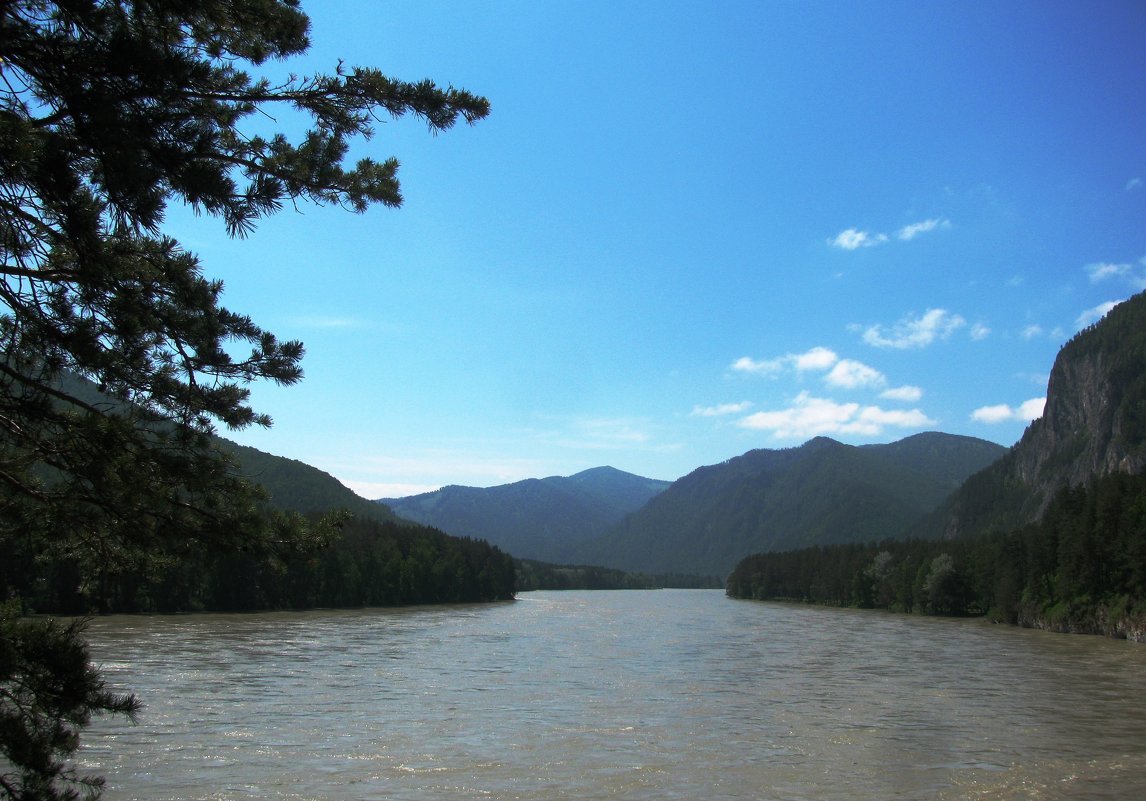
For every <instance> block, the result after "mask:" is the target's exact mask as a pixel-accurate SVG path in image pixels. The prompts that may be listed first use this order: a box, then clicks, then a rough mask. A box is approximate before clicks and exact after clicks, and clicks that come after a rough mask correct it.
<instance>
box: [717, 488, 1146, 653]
mask: <svg viewBox="0 0 1146 801" xmlns="http://www.w3.org/2000/svg"><path fill="white" fill-rule="evenodd" d="M726 593H727V594H728V595H729V597H732V598H742V599H747V600H787V601H800V602H805V603H814V604H823V605H828V606H843V607H858V608H864V609H887V610H889V611H892V612H903V613H914V614H924V615H940V616H979V617H986V618H988V619H990V620H993V621H996V622H1000V623H1010V624H1013V625H1018V626H1023V627H1027V628H1039V629H1046V630H1049V631H1056V632H1063V633H1079V634H1100V635H1103V636H1108V637H1114V638H1119V639H1128V640H1132V641H1135V642H1146V476H1142V475H1136V476H1131V475H1126V474H1122V473H1116V474H1112V475H1108V476H1105V477H1103V478H1100V479H1096V480H1094V481H1092V482H1090V483H1089V484H1086V485H1083V486H1078V487H1072V488H1066V489H1063V490H1061V491H1060V492H1059V493H1058V494H1057V495H1056V496H1055V498H1054V500H1053V501H1052V503H1051V504H1050V506H1049V507H1048V509H1047V511H1046V513H1045V515H1044V516H1043V517H1042V519H1041V520H1040V521H1039V522H1038V523H1033V524H1030V525H1027V526H1023V527H1020V528H1016V529H1013V530H1010V531H1007V532H1002V533H1000V532H988V533H987V534H984V535H981V536H978V537H969V538H965V539H955V540H910V541H892V540H886V541H883V542H879V543H867V544H852V545H835V546H821V547H816V548H808V549H803V550H797V551H786V552H781V553H762V554H755V555H753V556H749V557H747V558H746V559H744V560H742V561H741V562H740V563H739V564H738V565H737V567H736V569H735V570H733V572H732V574H731V575H730V576H729V577H728V582H727V587H726Z"/></svg>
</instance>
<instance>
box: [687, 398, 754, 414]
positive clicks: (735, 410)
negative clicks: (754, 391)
mask: <svg viewBox="0 0 1146 801" xmlns="http://www.w3.org/2000/svg"><path fill="white" fill-rule="evenodd" d="M751 408H752V401H740V403H721V404H718V405H716V406H694V407H692V416H693V417H723V416H725V415H729V414H740V413H741V412H744V411H747V410H748V409H751Z"/></svg>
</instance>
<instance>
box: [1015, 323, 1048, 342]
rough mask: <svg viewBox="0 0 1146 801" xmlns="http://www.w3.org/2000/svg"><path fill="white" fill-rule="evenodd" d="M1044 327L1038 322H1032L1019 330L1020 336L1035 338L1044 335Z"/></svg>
mask: <svg viewBox="0 0 1146 801" xmlns="http://www.w3.org/2000/svg"><path fill="white" fill-rule="evenodd" d="M1042 333H1043V327H1042V326H1041V325H1039V324H1038V323H1031V324H1030V325H1028V326H1026V327H1024V328H1023V330H1022V331H1020V332H1019V336H1021V337H1022V338H1023V339H1034V338H1035V337H1038V336H1042Z"/></svg>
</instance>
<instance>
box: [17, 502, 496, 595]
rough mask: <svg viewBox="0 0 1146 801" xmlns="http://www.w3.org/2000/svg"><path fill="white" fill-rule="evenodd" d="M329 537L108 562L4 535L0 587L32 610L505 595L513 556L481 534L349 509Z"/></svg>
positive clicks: (193, 550) (186, 550) (195, 549)
mask: <svg viewBox="0 0 1146 801" xmlns="http://www.w3.org/2000/svg"><path fill="white" fill-rule="evenodd" d="M337 529H338V531H337V533H336V534H334V535H333V536H332V538H331V539H330V541H329V542H327V543H325V544H323V545H322V546H320V547H315V548H298V547H293V546H292V547H286V548H279V549H277V550H275V551H272V552H270V553H266V552H260V553H255V552H241V551H233V550H208V549H205V548H187V549H185V550H184V551H183V552H182V553H179V554H159V555H156V556H155V557H154V558H151V559H147V560H136V561H135V562H134V563H133V566H132V567H130V568H123V567H120V568H114V569H113V568H111V567H109V566H108V565H107V564H93V563H91V562H88V561H87V560H80V559H60V560H57V561H54V562H50V563H44V562H42V561H41V560H38V559H36V557H35V555H34V554H33V553H30V552H28V551H21V550H19V549H18V548H15V547H13V545H12V543H5V544H4V547H3V549H2V553H0V590H2V592H3V595H4V597H17V598H20V599H21V601H22V602H23V604H24V605H25V608H27V609H29V610H33V611H36V612H51V613H57V614H69V615H83V614H89V613H93V612H94V613H141V612H142V613H175V612H250V611H261V610H268V609H309V608H314V607H361V606H401V605H409V604H429V603H461V602H477V601H498V600H508V599H511V598H512V597H513V595H514V590H515V573H514V566H513V559H512V557H510V556H509V555H508V554H505V553H502V552H501V551H500V550H499V549H497V548H495V547H493V546H491V545H489V544H488V543H486V542H484V541H482V540H472V539H462V538H457V537H451V536H449V535H446V534H444V533H442V532H441V531H438V530H436V529H431V528H426V527H422V526H410V525H403V524H399V523H395V522H384V521H377V520H369V519H365V518H357V517H352V518H349V519H347V520H345V521H344V522H342V523H341V524H340V525H338V526H337Z"/></svg>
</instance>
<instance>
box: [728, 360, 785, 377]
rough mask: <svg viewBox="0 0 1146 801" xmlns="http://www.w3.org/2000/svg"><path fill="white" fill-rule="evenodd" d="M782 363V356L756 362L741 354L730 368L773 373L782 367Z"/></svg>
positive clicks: (746, 371)
mask: <svg viewBox="0 0 1146 801" xmlns="http://www.w3.org/2000/svg"><path fill="white" fill-rule="evenodd" d="M784 363H785V360H784V359H783V358H780V359H768V360H766V361H762V362H758V361H756V360H755V359H752V358H750V357H748V356H742V357H740V358H739V359H737V360H736V361H734V362H733V363H732V369H733V370H736V371H737V372H740V373H758V374H760V375H774V374H776V373H778V372H780V371H781V370H783V369H784Z"/></svg>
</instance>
